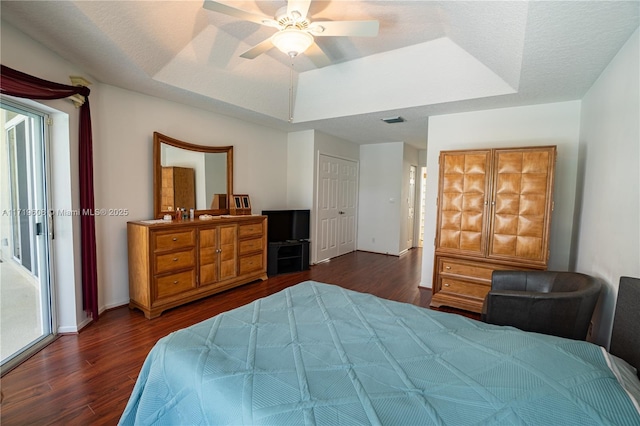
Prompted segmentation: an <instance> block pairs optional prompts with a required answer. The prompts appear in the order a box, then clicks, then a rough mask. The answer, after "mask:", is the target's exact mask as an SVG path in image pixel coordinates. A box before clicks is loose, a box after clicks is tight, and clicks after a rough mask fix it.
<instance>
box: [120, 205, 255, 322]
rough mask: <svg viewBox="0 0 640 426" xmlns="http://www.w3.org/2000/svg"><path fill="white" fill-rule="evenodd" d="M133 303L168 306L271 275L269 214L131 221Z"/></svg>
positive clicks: (155, 308)
mask: <svg viewBox="0 0 640 426" xmlns="http://www.w3.org/2000/svg"><path fill="white" fill-rule="evenodd" d="M127 235H128V249H129V254H128V255H129V298H130V300H129V307H130V308H132V309H133V308H138V309H140V310H141V311H142V312H144V315H145V316H146V317H147V318H149V319H151V318H155V317H157V316H159V315H160V314H161V313H162V312H163V311H165V310H166V309H170V308H173V307H176V306H179V305H182V304H184V303H188V302H191V301H193V300H197V299H200V298H203V297H206V296H210V295H212V294H215V293H218V292H221V291H224V290H227V289H230V288H233V287H236V286H239V285H242V284H246V283H249V282H252V281H256V280H266V279H267V218H266V216H233V217H220V218H214V219H212V220H199V219H195V220H185V221H178V222H176V221H174V222H161V223H149V222H145V221H140V222H129V223H128V224H127Z"/></svg>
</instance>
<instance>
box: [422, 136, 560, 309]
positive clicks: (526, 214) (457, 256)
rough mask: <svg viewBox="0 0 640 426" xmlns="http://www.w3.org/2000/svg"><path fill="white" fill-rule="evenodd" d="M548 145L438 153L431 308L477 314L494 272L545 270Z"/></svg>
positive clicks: (551, 149) (550, 170)
mask: <svg viewBox="0 0 640 426" xmlns="http://www.w3.org/2000/svg"><path fill="white" fill-rule="evenodd" d="M555 162H556V147H555V146H539V147H526V148H501V149H482V150H467V151H465V150H458V151H442V152H441V153H440V159H439V164H440V174H439V176H440V177H439V188H438V214H437V227H436V241H435V246H436V249H435V259H434V276H433V297H432V300H431V306H433V307H440V306H451V307H455V308H460V309H465V310H469V311H473V312H481V311H482V304H483V301H484V298H485V296H486V294H487V293H488V292H489V290H490V289H491V274H492V273H493V271H496V270H545V269H546V268H547V262H548V257H549V229H550V224H551V212H552V210H553V178H554V169H555Z"/></svg>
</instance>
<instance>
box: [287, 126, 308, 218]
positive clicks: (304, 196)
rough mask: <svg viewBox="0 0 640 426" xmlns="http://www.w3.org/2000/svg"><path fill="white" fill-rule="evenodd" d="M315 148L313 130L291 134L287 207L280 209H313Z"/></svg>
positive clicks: (289, 139) (288, 157) (288, 156)
mask: <svg viewBox="0 0 640 426" xmlns="http://www.w3.org/2000/svg"><path fill="white" fill-rule="evenodd" d="M313 147H314V131H313V130H303V131H300V132H292V133H289V135H288V138H287V205H286V206H280V208H290V209H312V208H313V170H314V168H313V163H314V156H313V152H314V148H313ZM312 223H313V222H312Z"/></svg>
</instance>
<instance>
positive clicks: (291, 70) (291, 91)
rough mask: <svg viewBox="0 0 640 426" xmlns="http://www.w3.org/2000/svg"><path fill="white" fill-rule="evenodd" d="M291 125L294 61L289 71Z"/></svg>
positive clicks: (290, 119) (291, 118) (290, 121)
mask: <svg viewBox="0 0 640 426" xmlns="http://www.w3.org/2000/svg"><path fill="white" fill-rule="evenodd" d="M289 123H293V61H291V68H290V69H289Z"/></svg>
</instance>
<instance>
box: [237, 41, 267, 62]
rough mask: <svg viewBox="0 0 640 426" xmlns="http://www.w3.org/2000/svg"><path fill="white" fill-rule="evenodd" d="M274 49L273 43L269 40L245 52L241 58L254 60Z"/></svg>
mask: <svg viewBox="0 0 640 426" xmlns="http://www.w3.org/2000/svg"><path fill="white" fill-rule="evenodd" d="M272 47H273V43H272V42H271V38H268V39H266V40H265V41H263V42H260V43H258V44H256V45H255V46H253V47H252V48H251V49H249V50H247V51H246V52H244V53H243V54H242V55H240V57H241V58H245V59H254V58H255V57H257V56H258V55H262V54H263V53H264V52H266V51H267V50H269V49H271V48H272Z"/></svg>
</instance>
